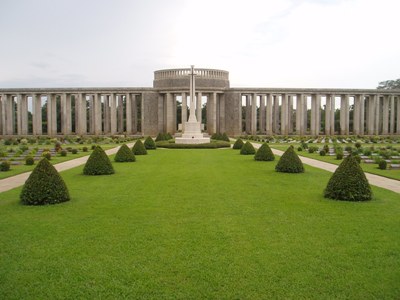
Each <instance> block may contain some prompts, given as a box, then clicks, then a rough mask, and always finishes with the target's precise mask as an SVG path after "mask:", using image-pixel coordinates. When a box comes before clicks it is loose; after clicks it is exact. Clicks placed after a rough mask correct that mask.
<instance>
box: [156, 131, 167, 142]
mask: <svg viewBox="0 0 400 300" xmlns="http://www.w3.org/2000/svg"><path fill="white" fill-rule="evenodd" d="M159 141H165V134H164V133H161V132H160V133H158V134H157V137H156V142H159Z"/></svg>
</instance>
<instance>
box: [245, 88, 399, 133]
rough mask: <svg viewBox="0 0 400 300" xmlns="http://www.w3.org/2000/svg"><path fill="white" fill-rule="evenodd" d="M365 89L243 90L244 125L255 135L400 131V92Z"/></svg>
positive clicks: (248, 131)
mask: <svg viewBox="0 0 400 300" xmlns="http://www.w3.org/2000/svg"><path fill="white" fill-rule="evenodd" d="M365 92H366V93H357V94H349V93H343V94H342V93H304V92H303V93H285V92H273V91H272V92H270V93H265V92H263V91H258V92H257V91H254V92H251V93H249V92H243V91H242V92H241V93H240V98H241V99H242V103H243V104H244V105H243V106H244V109H245V115H244V124H243V126H242V129H243V131H244V132H245V133H247V134H252V135H255V134H267V135H291V134H296V135H307V134H308V135H313V136H317V135H321V134H324V135H334V134H340V135H349V134H355V135H394V134H396V135H399V134H400V93H397V94H396V93H387V94H378V93H377V90H375V91H374V93H370V91H368V90H366V91H365ZM385 92H387V91H385ZM321 99H324V104H323V106H321ZM350 99H351V100H352V101H351V102H352V105H350ZM339 103H340V104H339ZM339 105H340V106H339ZM350 108H352V109H351V110H350ZM336 109H339V110H340V114H339V118H338V119H339V120H338V121H339V128H337V129H336V130H335V111H336ZM350 111H351V113H350ZM350 117H351V118H350ZM322 119H323V121H324V122H322ZM350 125H351V126H350ZM350 129H351V130H350Z"/></svg>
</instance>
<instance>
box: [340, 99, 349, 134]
mask: <svg viewBox="0 0 400 300" xmlns="http://www.w3.org/2000/svg"><path fill="white" fill-rule="evenodd" d="M340 134H342V135H348V134H349V95H341V96H340Z"/></svg>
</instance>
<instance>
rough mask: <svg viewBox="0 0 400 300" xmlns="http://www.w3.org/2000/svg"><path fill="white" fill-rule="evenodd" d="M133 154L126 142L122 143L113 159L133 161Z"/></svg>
mask: <svg viewBox="0 0 400 300" xmlns="http://www.w3.org/2000/svg"><path fill="white" fill-rule="evenodd" d="M135 160H136V158H135V154H133V152H132V151H131V149H129V147H128V146H127V145H126V144H123V145H122V146H121V147H120V148H119V149H118V152H117V153H116V154H115V157H114V161H116V162H133V161H135Z"/></svg>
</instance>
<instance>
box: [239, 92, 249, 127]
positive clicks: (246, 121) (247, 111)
mask: <svg viewBox="0 0 400 300" xmlns="http://www.w3.org/2000/svg"><path fill="white" fill-rule="evenodd" d="M244 97H245V99H246V114H245V118H246V119H245V131H246V133H248V134H250V133H251V102H250V96H249V95H245V96H244ZM240 100H242V96H241V97H240Z"/></svg>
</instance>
